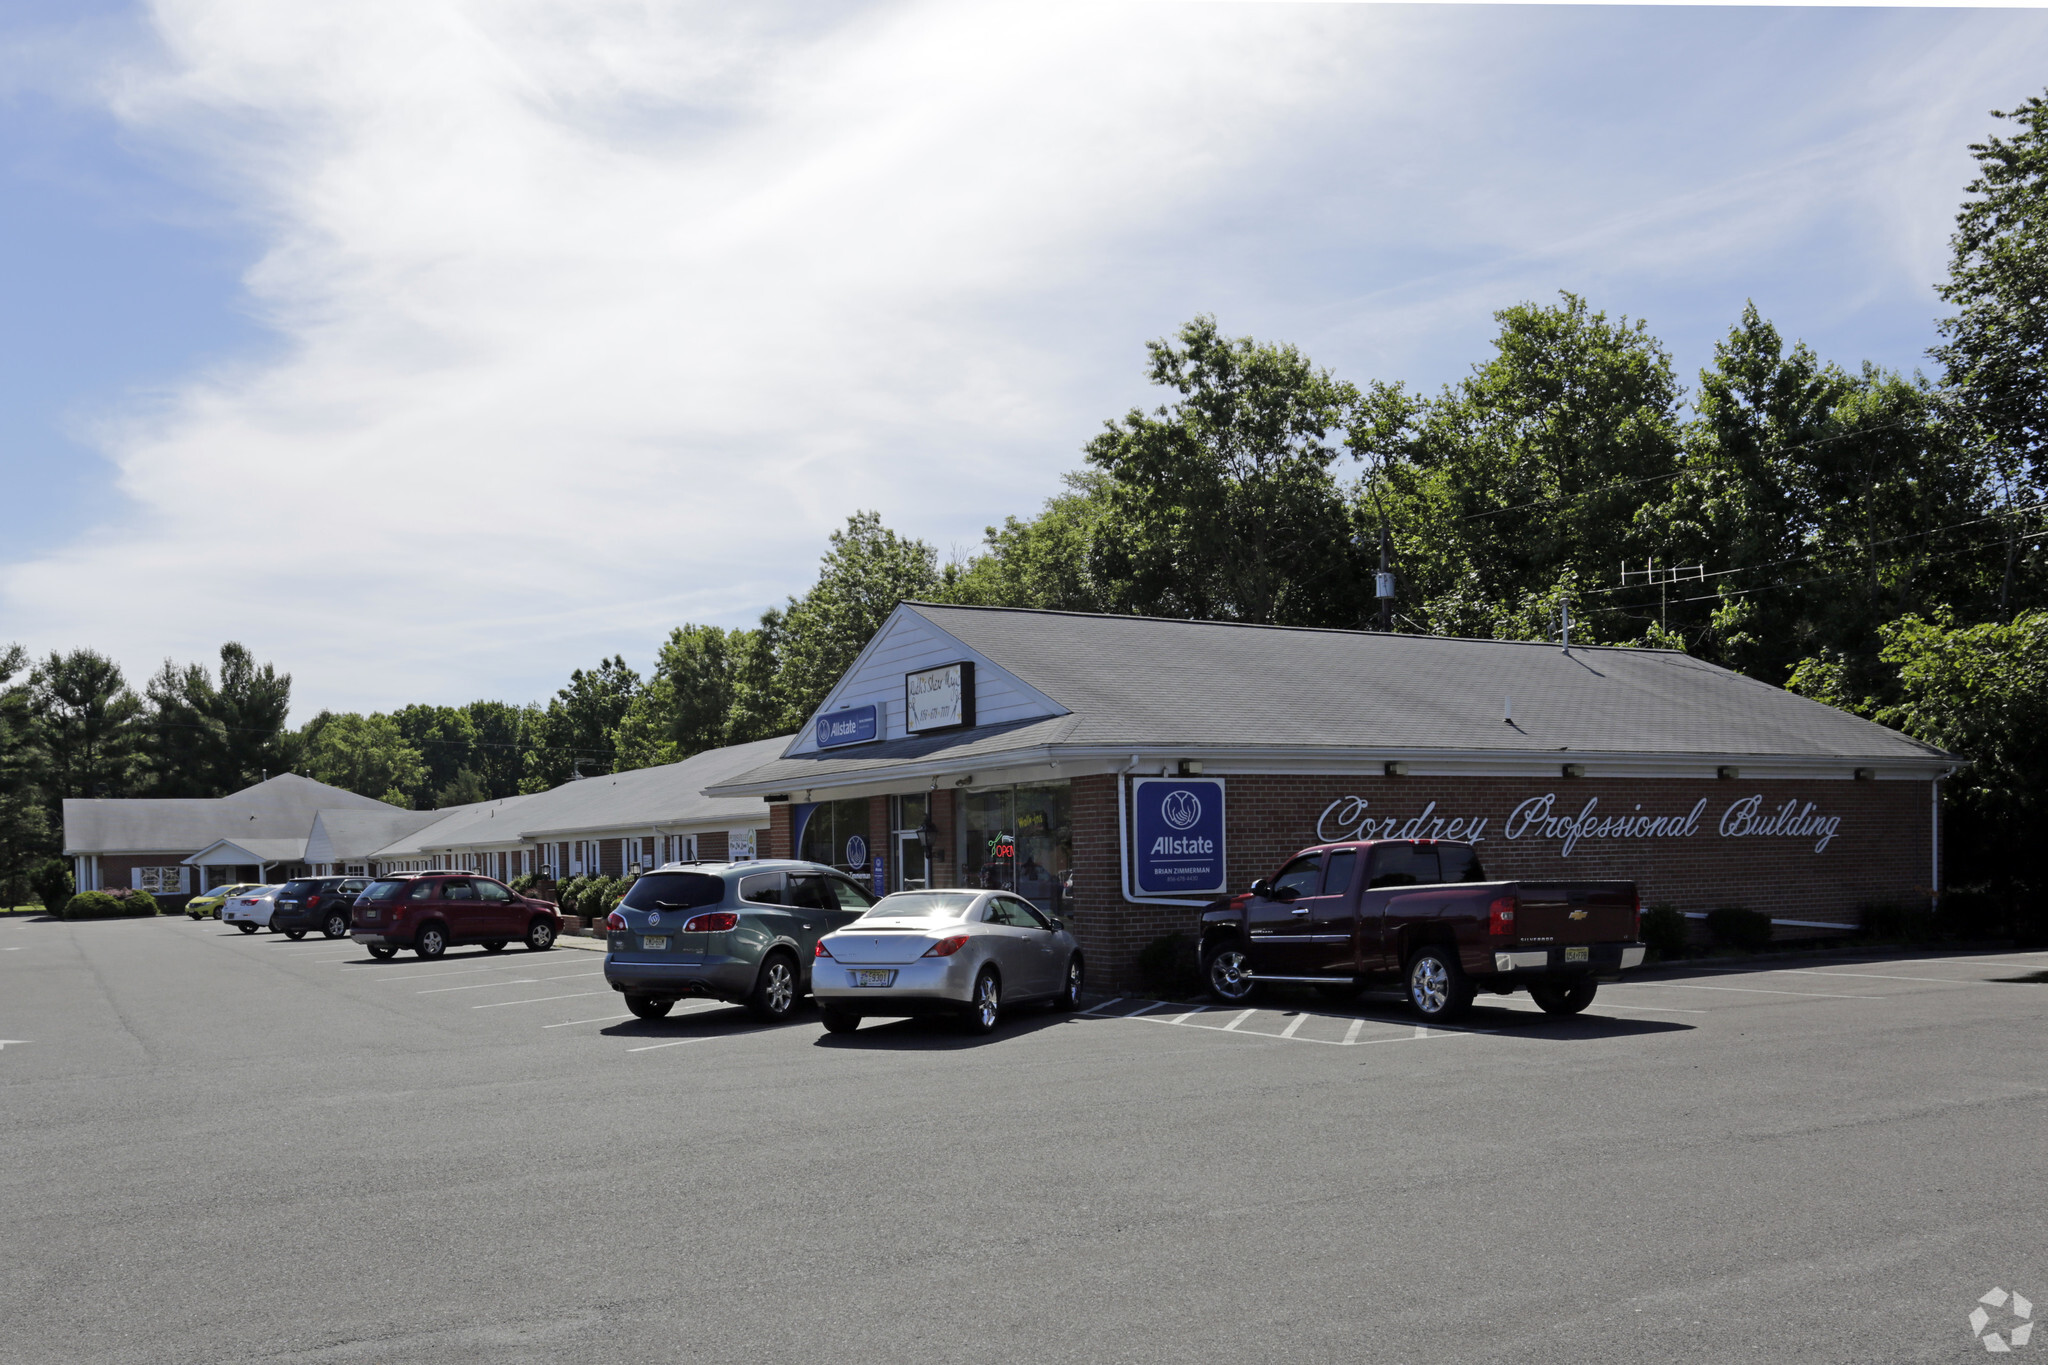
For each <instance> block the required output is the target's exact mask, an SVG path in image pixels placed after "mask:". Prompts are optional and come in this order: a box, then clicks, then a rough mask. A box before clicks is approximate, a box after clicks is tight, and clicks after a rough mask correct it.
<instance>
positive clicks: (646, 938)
mask: <svg viewBox="0 0 2048 1365" xmlns="http://www.w3.org/2000/svg"><path fill="white" fill-rule="evenodd" d="M640 946H641V947H642V948H645V949H646V950H647V951H648V952H650V953H654V952H660V951H661V950H662V949H664V948H666V947H668V935H667V934H642V935H641V936H640Z"/></svg>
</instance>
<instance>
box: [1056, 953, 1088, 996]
mask: <svg viewBox="0 0 2048 1365" xmlns="http://www.w3.org/2000/svg"><path fill="white" fill-rule="evenodd" d="M1052 1007H1053V1008H1054V1009H1056V1010H1073V1009H1079V1008H1080V1007H1081V955H1080V954H1079V953H1075V954H1074V955H1073V956H1072V957H1070V958H1068V959H1067V979H1066V983H1065V984H1064V985H1063V986H1061V987H1060V993H1059V994H1058V995H1055V996H1054V997H1053V998H1052Z"/></svg>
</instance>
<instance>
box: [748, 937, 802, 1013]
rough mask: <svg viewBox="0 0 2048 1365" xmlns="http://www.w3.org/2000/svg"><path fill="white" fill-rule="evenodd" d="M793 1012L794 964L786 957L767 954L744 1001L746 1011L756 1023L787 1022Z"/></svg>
mask: <svg viewBox="0 0 2048 1365" xmlns="http://www.w3.org/2000/svg"><path fill="white" fill-rule="evenodd" d="M794 1009H796V963H795V962H794V961H792V960H791V958H790V956H789V954H788V953H783V952H775V953H770V954H768V960H767V961H766V962H763V963H762V964H761V975H760V976H759V977H758V978H756V979H755V981H754V993H753V994H752V995H750V996H748V997H747V1011H748V1012H749V1013H750V1014H752V1015H753V1016H754V1017H755V1018H756V1019H767V1020H770V1021H774V1020H780V1019H787V1018H789V1016H790V1012H791V1011H793V1010H794Z"/></svg>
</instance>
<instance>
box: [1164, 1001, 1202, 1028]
mask: <svg viewBox="0 0 2048 1365" xmlns="http://www.w3.org/2000/svg"><path fill="white" fill-rule="evenodd" d="M1208 1008H1209V1007H1208V1006H1207V1005H1197V1006H1195V1007H1194V1008H1193V1009H1191V1010H1189V1011H1188V1012H1187V1013H1186V1014H1183V1015H1181V1016H1179V1017H1178V1018H1175V1019H1171V1020H1169V1021H1168V1022H1169V1023H1174V1024H1185V1023H1186V1022H1187V1021H1188V1020H1190V1019H1192V1018H1194V1017H1195V1016H1196V1015H1198V1014H1200V1013H1202V1012H1203V1011H1205V1010H1207V1009H1208Z"/></svg>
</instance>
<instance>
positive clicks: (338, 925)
mask: <svg viewBox="0 0 2048 1365" xmlns="http://www.w3.org/2000/svg"><path fill="white" fill-rule="evenodd" d="M320 932H321V933H323V934H325V935H327V937H329V938H347V937H348V916H347V915H344V914H342V913H341V912H340V911H338V910H337V911H335V912H334V913H333V914H331V915H329V916H328V917H327V923H326V924H325V925H323V926H322V927H321V929H320Z"/></svg>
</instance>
